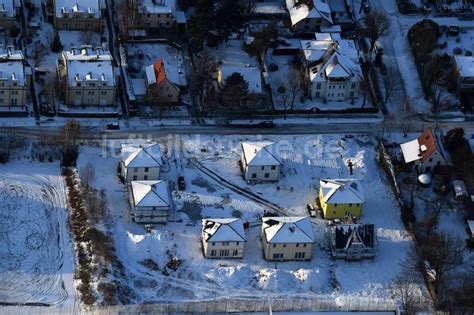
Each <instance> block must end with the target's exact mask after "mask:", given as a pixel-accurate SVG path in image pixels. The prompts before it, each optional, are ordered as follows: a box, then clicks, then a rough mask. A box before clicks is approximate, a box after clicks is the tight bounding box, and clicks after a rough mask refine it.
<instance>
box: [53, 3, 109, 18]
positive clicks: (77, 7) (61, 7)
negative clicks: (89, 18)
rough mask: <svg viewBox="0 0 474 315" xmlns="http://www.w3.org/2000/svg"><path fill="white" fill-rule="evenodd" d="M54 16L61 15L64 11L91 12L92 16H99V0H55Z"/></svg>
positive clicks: (70, 12) (71, 12)
mask: <svg viewBox="0 0 474 315" xmlns="http://www.w3.org/2000/svg"><path fill="white" fill-rule="evenodd" d="M54 5H55V12H56V17H58V18H61V17H63V15H64V13H68V14H74V13H81V14H93V15H94V18H100V2H99V0H81V1H77V0H55V1H54Z"/></svg>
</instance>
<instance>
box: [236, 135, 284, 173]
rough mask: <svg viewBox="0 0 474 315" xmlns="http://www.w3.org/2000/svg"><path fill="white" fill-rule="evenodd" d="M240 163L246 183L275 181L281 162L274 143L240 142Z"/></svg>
mask: <svg viewBox="0 0 474 315" xmlns="http://www.w3.org/2000/svg"><path fill="white" fill-rule="evenodd" d="M241 146H242V154H241V158H240V162H241V164H242V170H243V173H244V178H245V180H247V181H277V180H278V178H279V177H280V171H281V168H282V165H283V161H282V159H281V157H280V155H279V152H278V148H277V146H276V143H274V142H265V141H264V142H242V143H241Z"/></svg>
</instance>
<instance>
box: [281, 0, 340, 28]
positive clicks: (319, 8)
mask: <svg viewBox="0 0 474 315" xmlns="http://www.w3.org/2000/svg"><path fill="white" fill-rule="evenodd" d="M286 9H287V10H288V14H289V15H290V21H291V29H292V30H293V31H296V32H315V31H317V30H318V29H319V27H321V26H329V25H332V24H333V20H332V17H331V9H330V7H329V4H328V3H327V1H326V0H286Z"/></svg>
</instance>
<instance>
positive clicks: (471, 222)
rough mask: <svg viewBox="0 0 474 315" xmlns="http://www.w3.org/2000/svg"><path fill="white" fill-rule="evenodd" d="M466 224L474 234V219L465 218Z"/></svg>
mask: <svg viewBox="0 0 474 315" xmlns="http://www.w3.org/2000/svg"><path fill="white" fill-rule="evenodd" d="M467 225H468V226H469V229H470V230H471V235H474V220H467Z"/></svg>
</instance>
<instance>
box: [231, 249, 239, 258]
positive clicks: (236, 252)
mask: <svg viewBox="0 0 474 315" xmlns="http://www.w3.org/2000/svg"><path fill="white" fill-rule="evenodd" d="M232 256H234V257H235V256H239V251H238V250H237V249H234V250H233V251H232Z"/></svg>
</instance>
